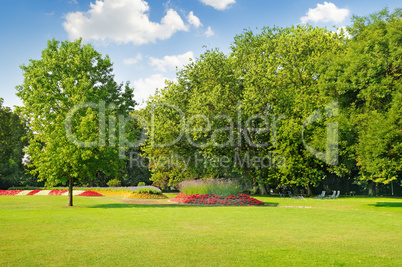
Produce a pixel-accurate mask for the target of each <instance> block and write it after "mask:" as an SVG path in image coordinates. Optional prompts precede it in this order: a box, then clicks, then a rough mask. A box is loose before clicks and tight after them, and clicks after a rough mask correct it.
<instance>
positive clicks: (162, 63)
mask: <svg viewBox="0 0 402 267" xmlns="http://www.w3.org/2000/svg"><path fill="white" fill-rule="evenodd" d="M190 58H194V54H193V52H192V51H188V52H186V53H184V54H181V55H173V56H164V57H163V59H159V58H154V57H150V58H149V59H150V64H151V66H154V67H156V68H157V69H158V70H160V71H163V72H166V71H168V70H169V69H175V68H176V67H178V68H181V67H183V66H184V65H186V64H188V63H190V62H189V59H190Z"/></svg>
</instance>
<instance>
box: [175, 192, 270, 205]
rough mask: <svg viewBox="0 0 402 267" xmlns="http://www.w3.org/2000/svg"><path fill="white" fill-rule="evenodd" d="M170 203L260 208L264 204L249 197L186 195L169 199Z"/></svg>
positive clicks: (241, 195)
mask: <svg viewBox="0 0 402 267" xmlns="http://www.w3.org/2000/svg"><path fill="white" fill-rule="evenodd" d="M170 201H172V202H178V203H187V204H204V205H228V206H251V205H253V206H260V205H264V204H265V203H264V202H262V201H259V200H258V199H255V198H252V197H250V196H249V195H245V194H238V195H236V196H234V195H231V196H229V197H218V196H217V195H199V194H197V195H186V194H179V195H177V196H175V197H174V198H172V199H170Z"/></svg>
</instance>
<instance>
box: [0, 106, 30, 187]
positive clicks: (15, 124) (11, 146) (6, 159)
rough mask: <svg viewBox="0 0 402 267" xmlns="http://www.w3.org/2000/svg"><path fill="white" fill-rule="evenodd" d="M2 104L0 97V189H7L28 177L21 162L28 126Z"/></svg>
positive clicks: (18, 184)
mask: <svg viewBox="0 0 402 267" xmlns="http://www.w3.org/2000/svg"><path fill="white" fill-rule="evenodd" d="M2 104H3V99H2V98H0V189H7V188H8V187H10V186H21V185H23V184H24V182H25V179H29V177H28V176H25V174H24V172H25V168H24V166H23V164H22V159H23V157H24V153H23V151H22V150H23V148H24V146H26V145H27V139H26V138H24V137H26V136H27V134H28V128H27V127H26V124H25V121H24V120H22V119H21V118H20V116H19V115H18V113H17V112H13V111H12V110H11V109H10V108H8V107H3V106H2ZM23 138H24V139H23Z"/></svg>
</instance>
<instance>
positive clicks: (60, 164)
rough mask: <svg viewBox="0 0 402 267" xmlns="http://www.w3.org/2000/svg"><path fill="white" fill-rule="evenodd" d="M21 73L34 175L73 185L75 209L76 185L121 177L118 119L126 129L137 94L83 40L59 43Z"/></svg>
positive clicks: (52, 44) (50, 45) (20, 88)
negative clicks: (99, 177) (119, 79)
mask: <svg viewBox="0 0 402 267" xmlns="http://www.w3.org/2000/svg"><path fill="white" fill-rule="evenodd" d="M21 68H22V70H23V71H24V83H23V84H22V85H20V86H17V90H18V93H17V95H18V96H19V97H20V98H21V99H22V100H23V104H24V106H23V107H22V108H21V114H22V115H23V116H24V118H25V119H26V120H27V121H28V124H29V126H30V129H31V130H32V133H33V135H32V136H31V138H30V140H29V146H28V148H27V150H26V152H27V153H28V154H29V155H30V157H31V165H32V172H33V173H35V174H37V175H38V178H39V179H40V180H45V181H46V183H47V184H50V185H53V184H58V183H62V184H66V183H69V188H70V194H69V195H70V197H69V205H72V186H73V182H74V180H76V181H78V180H80V179H96V178H97V176H99V175H106V176H118V175H119V174H120V173H121V171H122V168H123V166H124V164H125V162H124V161H121V160H119V148H120V147H121V146H120V144H117V141H116V140H117V133H118V127H117V125H118V124H117V119H116V118H122V119H120V121H118V122H121V120H124V125H125V123H126V122H125V118H126V117H128V115H129V113H130V112H131V111H132V110H133V108H134V105H135V102H134V100H133V89H132V88H130V87H129V86H128V84H126V85H123V84H117V83H116V82H115V81H114V76H113V74H112V70H113V69H112V63H111V61H110V59H109V57H108V56H106V57H102V55H101V54H99V53H98V52H96V51H95V50H94V49H93V47H92V46H91V45H88V44H85V45H84V44H82V43H81V40H77V41H74V42H69V41H65V42H61V43H60V42H58V41H56V40H54V39H53V40H52V41H49V42H48V45H47V48H46V49H45V50H43V51H42V57H41V59H40V60H30V63H29V65H27V66H25V65H22V66H21ZM119 116H121V117H119ZM106 118H109V126H110V127H106ZM116 128H117V130H116ZM122 145H123V146H124V145H125V144H122Z"/></svg>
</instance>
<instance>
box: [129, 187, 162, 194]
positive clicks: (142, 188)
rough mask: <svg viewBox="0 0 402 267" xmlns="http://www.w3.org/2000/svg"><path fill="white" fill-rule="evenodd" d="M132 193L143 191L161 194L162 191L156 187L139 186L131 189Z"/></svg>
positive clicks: (141, 192)
mask: <svg viewBox="0 0 402 267" xmlns="http://www.w3.org/2000/svg"><path fill="white" fill-rule="evenodd" d="M133 193H138V194H143V193H148V194H161V193H162V191H161V190H160V189H158V188H156V187H141V188H137V189H135V190H134V191H133Z"/></svg>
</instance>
